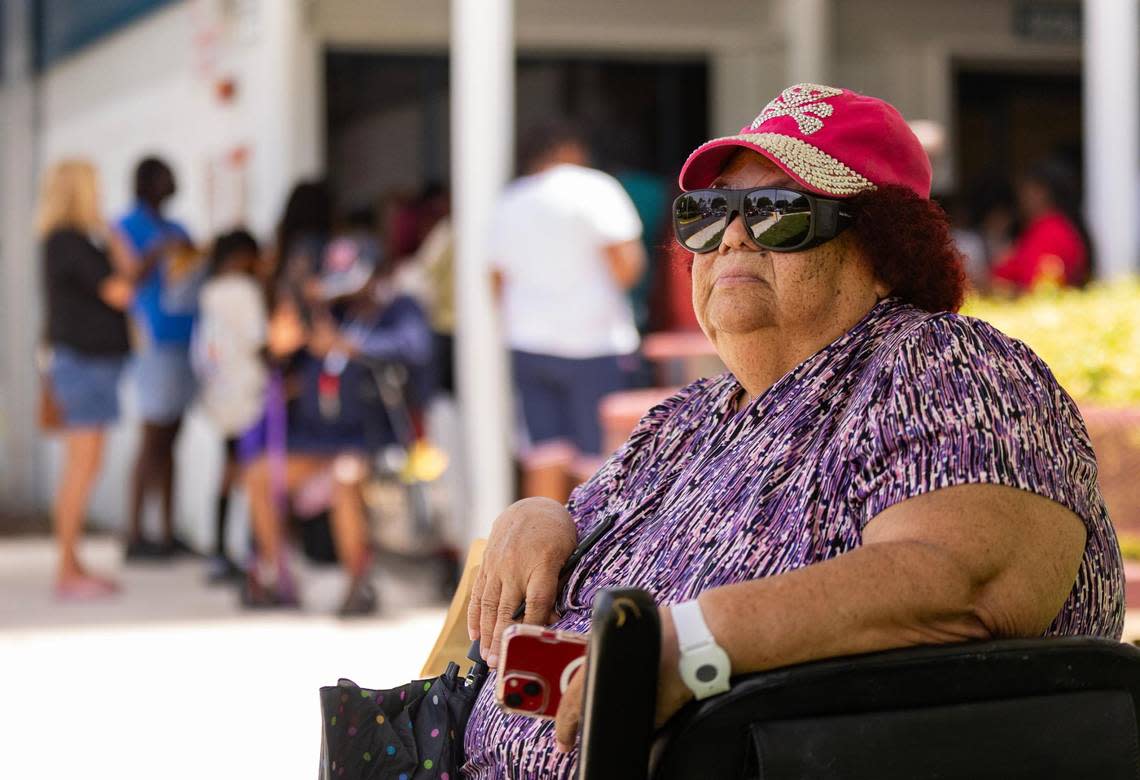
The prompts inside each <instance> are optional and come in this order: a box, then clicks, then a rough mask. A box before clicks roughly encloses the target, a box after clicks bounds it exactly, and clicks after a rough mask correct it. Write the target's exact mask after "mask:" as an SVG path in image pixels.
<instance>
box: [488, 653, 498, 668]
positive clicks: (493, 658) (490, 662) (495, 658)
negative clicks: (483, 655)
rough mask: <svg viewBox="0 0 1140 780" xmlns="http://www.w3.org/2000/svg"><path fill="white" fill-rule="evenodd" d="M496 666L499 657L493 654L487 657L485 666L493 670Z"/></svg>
mask: <svg viewBox="0 0 1140 780" xmlns="http://www.w3.org/2000/svg"><path fill="white" fill-rule="evenodd" d="M498 665H499V656H497V655H495V654H494V653H491V655H489V656H487V666H489V667H491V668H492V669H494V668H495V667H496V666H498Z"/></svg>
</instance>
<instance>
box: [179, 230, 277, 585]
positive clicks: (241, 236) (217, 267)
mask: <svg viewBox="0 0 1140 780" xmlns="http://www.w3.org/2000/svg"><path fill="white" fill-rule="evenodd" d="M259 261H260V250H259V248H258V245H257V241H256V240H255V239H254V238H253V236H251V235H250V234H249V233H248V232H247V231H245V230H235V231H233V232H231V233H226V234H224V235H221V236H219V237H218V239H217V241H216V242H215V243H214V251H213V255H212V257H211V261H210V276H209V279H208V280H207V282H206V284H205V285H204V286H203V288H202V293H201V298H200V302H199V307H200V308H199V319H198V323H197V326H196V329H195V332H194V340H193V345H192V357H193V361H194V368H195V372H196V373H197V375H198V378H199V381H200V382H201V391H200V395H199V399H200V402H201V404H202V408H203V410H204V411H205V412H206V414H207V416H208V417H209V418H210V419H211V420H212V421H213V422H214V424H215V425H216V426H217V427H218V430H219V431H221V433H222V435H223V436H224V437H225V447H226V460H225V471H224V472H223V475H222V482H221V486H220V488H219V491H218V499H217V517H216V529H217V535H216V536H215V540H214V545H215V546H214V554H213V555H212V556H210V558H209V563H208V578H209V581H210V582H211V583H216V582H227V581H231V582H233V581H240V580H241V579H242V577H243V571H242V569H241V568H240V567H239V566H237V565H236V564H235V563H234V562H233V561H232V560H231V559H230V557H229V556H228V555H226V515H227V513H228V511H229V499H230V493H231V492H232V490H233V488H234V487H235V486H236V485H237V484H238V482H239V478H240V462H239V458H238V442H239V440H240V439H241V436H242V434H243V433H245V432H246V431H247V430H249V429H250V428H251V427H253V425H254V424H255V423H257V422H258V420H260V419H261V416H262V413H263V412H264V408H265V387H266V381H267V380H266V377H267V372H266V367H265V361H264V357H263V348H264V346H265V331H266V319H267V318H266V311H265V301H264V297H263V293H262V288H261V286H260V285H259V284H258V281H257V277H256V275H255V274H256V271H257V268H258V264H259Z"/></svg>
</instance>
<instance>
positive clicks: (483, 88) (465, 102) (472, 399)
mask: <svg viewBox="0 0 1140 780" xmlns="http://www.w3.org/2000/svg"><path fill="white" fill-rule="evenodd" d="M514 94H515V44H514V3H513V0H451V107H452V108H451V171H452V211H453V217H452V220H453V225H454V230H455V237H456V240H455V266H456V267H455V287H456V289H455V304H456V315H457V324H456V331H455V337H456V350H457V355H456V357H457V363H458V366H457V369H458V371H457V375H458V382H459V399H460V405H461V413H462V416H463V425H464V430H463V434H464V441H465V455H466V468H467V474H466V480H465V481H466V484H467V485H468V486H469V495H470V501H469V506H470V510H469V514H468V525H467V530H468V534H469V537H475V536H486V535H487V532H488V531H489V530H490V527H491V523H492V522H493V521H494V519H495V518H496V517H497V516H498V514H499V513H500V512H501V511H502V510H503V509H504V508H505V507H506V506H507V504H508V503H509V502H510V500H511V498H512V492H513V491H512V489H511V484H512V479H511V459H510V448H509V445H510V440H511V439H510V436H511V426H510V413H509V410H510V399H511V390H510V382H509V380H508V378H507V367H506V359H505V350H504V347H503V340H502V336H501V333H500V331H499V327H498V323H497V317H496V316H495V308H494V304H493V301H492V298H491V286H490V272H489V266H488V257H487V246H488V241H489V236H488V233H487V231H488V226H489V223H490V220H491V216H492V212H493V210H494V206H495V203H496V201H497V200H498V197H499V193H500V192H501V191H502V189H503V187H504V185H505V184H506V183H507V180H508V179H509V178H510V173H511V169H512V167H513V151H514V124H515V102H514Z"/></svg>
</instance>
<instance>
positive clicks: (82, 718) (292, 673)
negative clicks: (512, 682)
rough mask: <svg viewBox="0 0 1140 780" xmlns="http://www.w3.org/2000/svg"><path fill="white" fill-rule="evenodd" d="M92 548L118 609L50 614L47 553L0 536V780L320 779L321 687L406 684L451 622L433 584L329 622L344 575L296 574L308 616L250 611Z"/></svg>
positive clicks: (387, 582) (192, 576) (185, 576)
mask: <svg viewBox="0 0 1140 780" xmlns="http://www.w3.org/2000/svg"><path fill="white" fill-rule="evenodd" d="M86 548H87V553H88V554H87V559H88V560H89V561H90V562H91V564H92V567H93V568H95V567H98V568H99V569H100V570H101V571H115V572H116V573H117V574H121V575H122V576H121V581H122V584H123V586H124V591H123V594H122V595H121V596H120V597H118V598H116V599H114V600H112V601H107V602H103V603H97V604H58V603H55V602H54V601H53V599H52V597H51V594H50V572H51V571H52V568H51V567H52V560H53V559H52V550H51V547H50V545H49V544H48V543H47V541H46V540H43V539H5V540H0V777H28V778H37V779H38V778H46V779H50V780H54V779H55V778H73V777H84V778H93V779H96V778H98V779H101V778H115V780H136V779H137V780H144V779H145V780H152V779H153V778H156V777H162V778H164V779H168V780H181V779H182V778H186V780H190V779H191V778H193V779H194V780H200V779H201V778H216V779H217V780H224V779H226V778H235V779H236V778H241V780H261V779H262V778H265V779H266V780H290V779H291V778H298V779H303V780H311V779H312V778H313V777H315V776H316V771H317V759H318V752H319V748H320V735H319V730H320V718H319V715H318V712H319V710H318V704H317V689H318V688H319V687H320V686H321V685H332V684H335V683H336V681H337V678H338V677H349V678H352V679H353V680H355V681H356V682H358V683H360V684H362V685H367V686H376V687H383V686H388V685H397V684H399V683H401V682H406V681H407V680H408V679H410V678H412V677H414V676H416V674H417V673H418V672H419V667H420V664H421V663H422V662H423V660H424V658H425V656H426V654H427V652H428V650H429V649H430V647H431V644H432V642H433V641H434V640H435V636H436V633H437V631H438V629H439V626H440V625H441V624H442V621H443V615H444V609H443V607H442V606H440V605H438V604H434V603H432V602H431V599H430V595H429V594H430V588H429V587H428V586H427V584H426V583H423V584H421V583H411V584H409V583H402V582H400V581H398V580H396V579H394V578H392V577H390V576H387V575H384V574H381V575H380V576H379V578H378V585H379V587H380V590H381V594H382V598H383V599H384V605H383V609H382V612H381V614H379V615H378V616H377V617H376V618H369V619H363V620H357V621H352V622H344V621H339V620H337V619H336V618H333V617H330V616H329V615H328V614H327V611H328V610H331V609H332V607H334V606H335V604H336V600H337V597H338V596H339V589H340V586H341V582H340V580H339V575H338V574H337V573H336V572H335V570H319V571H317V570H308V571H305V572H303V573H302V574H303V580H304V583H305V588H304V591H303V593H304V597H305V599H306V602H307V604H309V605H310V611H306V612H304V613H299V614H275V615H274V614H254V615H251V614H249V613H244V612H241V611H239V610H238V609H237V607H236V596H235V594H234V593H233V592H232V591H230V590H229V589H222V590H218V589H212V588H206V587H205V586H204V585H203V584H202V577H203V572H202V563H201V562H200V561H184V562H179V563H177V564H174V565H171V566H151V567H146V568H138V567H132V568H130V569H127V570H125V571H124V570H122V569H121V568H120V567H118V565H117V558H118V551H117V546H116V545H114V544H113V543H112V542H111V541H110V540H107V539H104V540H96V541H91V542H88V543H87V545H86ZM116 570H117V571H116Z"/></svg>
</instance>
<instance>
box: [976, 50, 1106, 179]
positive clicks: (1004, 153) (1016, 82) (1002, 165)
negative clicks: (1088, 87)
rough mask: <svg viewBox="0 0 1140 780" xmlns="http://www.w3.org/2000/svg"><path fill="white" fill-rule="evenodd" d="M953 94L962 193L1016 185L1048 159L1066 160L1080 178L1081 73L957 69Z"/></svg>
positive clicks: (1077, 71)
mask: <svg viewBox="0 0 1140 780" xmlns="http://www.w3.org/2000/svg"><path fill="white" fill-rule="evenodd" d="M955 90H956V104H957V109H958V111H957V128H956V134H955V135H956V138H957V181H958V186H959V189H960V190H962V189H963V188H965V190H966V191H969V189H970V188H971V187H973V186H975V185H977V184H979V183H981V182H995V181H1006V182H1008V181H1012V180H1014V179H1016V177H1017V176H1018V175H1019V174H1021V173H1022V172H1024V171H1025V170H1026V169H1028V168H1029V167H1030V166H1032V165H1034V164H1035V163H1037V162H1039V161H1041V160H1043V159H1046V158H1052V159H1060V160H1063V161H1064V162H1066V163H1067V164H1068V165H1069V166H1070V167H1071V168H1072V169H1073V170H1074V171H1076V172H1077V174H1078V175H1080V174H1081V171H1082V169H1083V165H1082V151H1081V143H1082V141H1081V137H1082V130H1081V76H1080V72H1079V70H1074V71H1072V72H1067V71H1066V72H1051V73H1017V72H1008V71H1001V70H994V69H989V68H984V67H980V66H977V67H973V66H959V68H958V70H957V74H956V79H955Z"/></svg>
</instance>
